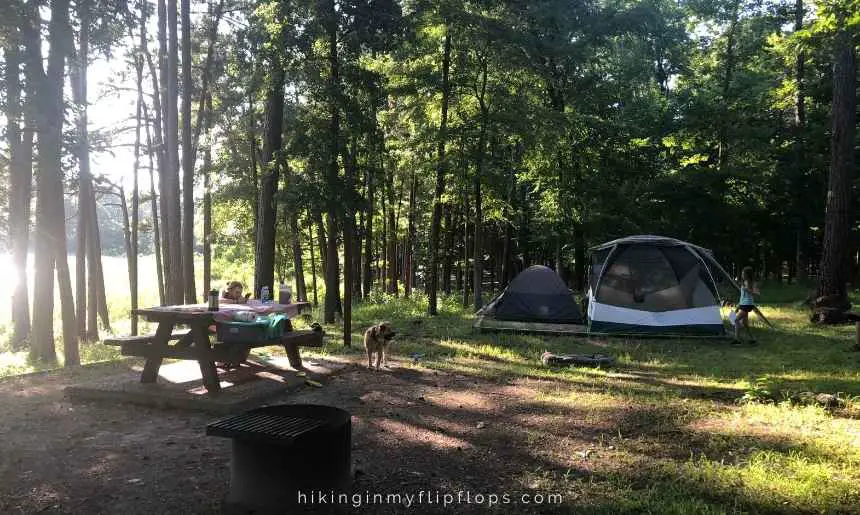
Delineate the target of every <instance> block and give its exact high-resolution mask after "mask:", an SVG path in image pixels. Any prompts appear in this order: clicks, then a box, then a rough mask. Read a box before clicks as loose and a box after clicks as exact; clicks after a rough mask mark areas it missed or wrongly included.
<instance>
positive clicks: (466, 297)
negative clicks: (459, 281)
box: [461, 148, 470, 308]
mask: <svg viewBox="0 0 860 515" xmlns="http://www.w3.org/2000/svg"><path fill="white" fill-rule="evenodd" d="M461 150H462V148H461ZM461 153H462V152H461ZM462 170H463V177H462V184H463V307H464V308H465V307H467V306H468V305H469V304H470V302H469V211H470V210H469V184H468V182H467V180H466V176H467V175H468V171H467V170H468V167H467V166H463V168H462Z"/></svg>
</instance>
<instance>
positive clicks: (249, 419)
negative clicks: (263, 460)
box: [206, 412, 327, 443]
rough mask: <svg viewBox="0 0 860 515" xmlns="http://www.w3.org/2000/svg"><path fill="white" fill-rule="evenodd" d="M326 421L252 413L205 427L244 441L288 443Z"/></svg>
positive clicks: (211, 434) (218, 434) (213, 432)
mask: <svg viewBox="0 0 860 515" xmlns="http://www.w3.org/2000/svg"><path fill="white" fill-rule="evenodd" d="M326 423H327V422H326V421H325V420H320V419H310V418H302V417H285V416H283V415H276V414H271V413H266V412H251V413H242V414H239V415H234V416H232V417H228V418H224V419H221V420H217V421H215V422H212V423H211V424H209V425H208V426H206V434H207V435H209V436H223V437H225V438H235V437H237V436H241V437H242V438H243V439H246V440H252V439H253V440H257V441H261V442H265V443H276V442H283V443H291V442H292V441H293V440H295V439H296V438H298V437H299V436H301V435H303V434H306V433H308V432H311V431H313V430H315V429H318V428H320V427H323V426H325V425H326Z"/></svg>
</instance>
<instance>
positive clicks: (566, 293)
mask: <svg viewBox="0 0 860 515" xmlns="http://www.w3.org/2000/svg"><path fill="white" fill-rule="evenodd" d="M478 314H479V315H484V316H488V317H492V318H496V319H499V320H515V321H518V322H546V323H556V324H581V323H582V314H581V313H580V311H579V306H577V305H576V300H575V299H574V298H573V293H571V291H570V290H569V289H568V288H567V286H565V284H564V282H563V281H562V280H561V278H560V277H559V276H558V274H556V273H555V272H554V271H553V270H552V269H551V268H547V267H545V266H540V265H535V266H531V267H529V268H527V269H525V270H523V271H522V272H520V274H519V275H517V276H516V277H515V278H514V280H513V281H511V284H509V285H508V287H507V288H505V291H503V292H502V293H500V294H499V296H497V297H496V298H495V299H493V300H492V301H490V303H489V304H487V305H486V306H484V307H483V308H482V309H481V310H480V311H478Z"/></svg>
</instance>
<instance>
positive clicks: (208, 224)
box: [201, 93, 213, 297]
mask: <svg viewBox="0 0 860 515" xmlns="http://www.w3.org/2000/svg"><path fill="white" fill-rule="evenodd" d="M205 96H206V103H205V106H204V110H203V111H202V112H201V115H202V116H203V120H202V122H201V125H203V126H204V128H205V133H206V144H205V145H204V147H203V296H204V297H205V296H207V295H208V294H209V290H210V289H211V288H212V179H211V175H212V119H213V113H212V95H211V94H210V93H205Z"/></svg>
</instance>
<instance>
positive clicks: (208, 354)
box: [104, 301, 322, 394]
mask: <svg viewBox="0 0 860 515" xmlns="http://www.w3.org/2000/svg"><path fill="white" fill-rule="evenodd" d="M307 306H309V304H308V303H307V302H296V303H292V304H274V303H261V302H259V301H249V302H248V303H247V304H230V303H224V302H222V303H221V304H220V305H219V309H218V311H209V309H208V306H207V305H206V304H182V305H175V306H156V307H151V308H143V309H138V310H136V311H135V313H134V314H136V315H138V316H141V317H143V318H145V319H147V320H149V321H150V322H155V323H157V324H158V325H157V327H156V330H155V333H154V334H148V335H142V336H126V337H118V338H108V339H105V340H104V343H105V344H107V345H119V346H120V347H121V352H122V355H123V356H139V357H144V358H146V364H145V365H144V367H143V372H142V373H141V376H140V381H141V382H142V383H154V382H155V381H156V379H157V378H158V371H159V369H160V368H161V364H162V362H163V360H164V358H174V359H187V360H195V361H197V362H198V363H199V365H200V372H201V374H202V375H203V385H204V386H205V387H206V390H207V392H208V393H210V394H217V393H218V392H220V391H221V385H220V382H219V381H218V370H217V367H216V363H218V362H221V363H240V362H243V361H246V360H247V359H248V355H249V354H250V351H251V349H252V348H254V347H263V346H268V345H284V347H285V348H286V349H287V355H288V357H289V358H290V365H291V366H293V367H294V368H300V367H301V358H300V357H299V354H298V347H299V346H306V347H319V346H321V345H322V332H320V331H311V330H308V331H289V332H287V333H285V334H284V335H283V336H281V337H280V338H279V339H277V340H268V341H256V342H247V343H229V344H228V343H223V342H214V343H213V342H212V341H211V340H210V334H211V333H210V330H209V328H210V326H212V325H213V324H216V323H218V322H219V321H221V322H224V321H229V320H233V315H234V314H235V313H236V312H239V311H253V312H256V313H257V314H258V315H267V314H270V313H284V314H286V315H288V316H291V317H295V316H296V315H298V314H299V313H300V312H301V310H302V309H303V308H305V307H307ZM180 325H184V326H187V327H188V330H184V331H182V330H180V331H174V329H176V328H177V326H180ZM171 342H175V343H173V344H171Z"/></svg>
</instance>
